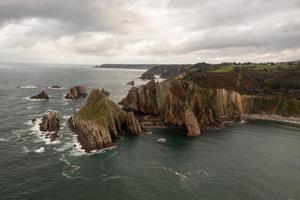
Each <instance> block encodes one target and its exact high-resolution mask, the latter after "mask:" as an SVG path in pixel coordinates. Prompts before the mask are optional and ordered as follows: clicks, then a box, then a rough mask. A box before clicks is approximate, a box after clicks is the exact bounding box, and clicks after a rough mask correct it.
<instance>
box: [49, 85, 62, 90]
mask: <svg viewBox="0 0 300 200" xmlns="http://www.w3.org/2000/svg"><path fill="white" fill-rule="evenodd" d="M50 88H52V89H60V88H61V86H59V85H53V86H51V87H50Z"/></svg>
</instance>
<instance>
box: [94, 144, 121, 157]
mask: <svg viewBox="0 0 300 200" xmlns="http://www.w3.org/2000/svg"><path fill="white" fill-rule="evenodd" d="M115 148H117V145H114V146H111V147H107V148H104V149H99V150H93V151H90V152H89V154H90V155H92V154H101V153H106V152H108V151H110V150H113V149H115Z"/></svg>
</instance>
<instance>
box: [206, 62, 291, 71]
mask: <svg viewBox="0 0 300 200" xmlns="http://www.w3.org/2000/svg"><path fill="white" fill-rule="evenodd" d="M295 66H296V63H241V64H237V63H227V64H226V63H225V64H220V65H216V66H214V67H212V68H210V69H209V70H208V71H210V72H231V71H234V70H235V69H237V70H238V69H242V68H247V69H255V70H270V71H277V70H280V69H286V68H290V67H295Z"/></svg>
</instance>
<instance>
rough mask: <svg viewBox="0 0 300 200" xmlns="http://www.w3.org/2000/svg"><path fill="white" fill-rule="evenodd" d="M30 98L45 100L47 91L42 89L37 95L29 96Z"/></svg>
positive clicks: (47, 97)
mask: <svg viewBox="0 0 300 200" xmlns="http://www.w3.org/2000/svg"><path fill="white" fill-rule="evenodd" d="M30 99H45V100H47V99H49V96H48V94H47V92H46V91H45V90H43V91H42V92H41V93H39V94H38V95H35V96H32V97H30Z"/></svg>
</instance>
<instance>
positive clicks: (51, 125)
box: [39, 111, 60, 142]
mask: <svg viewBox="0 0 300 200" xmlns="http://www.w3.org/2000/svg"><path fill="white" fill-rule="evenodd" d="M39 126H40V131H42V132H43V134H45V137H46V138H50V141H51V142H52V141H54V140H56V138H58V137H59V135H58V132H59V129H60V125H59V119H58V118H57V116H56V113H55V112H53V111H51V112H49V113H48V114H47V115H46V116H44V117H43V118H42V122H41V123H40V124H39Z"/></svg>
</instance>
